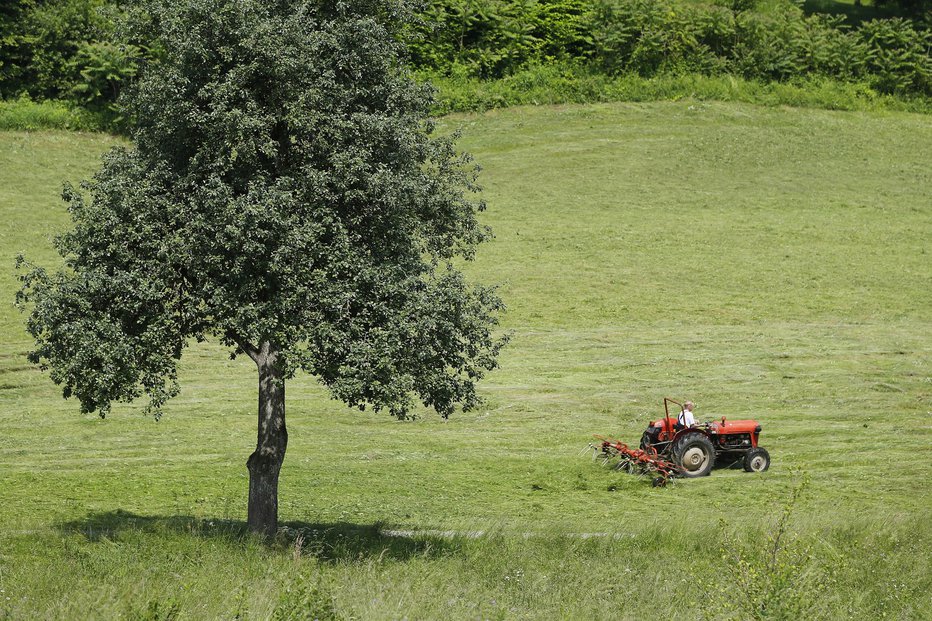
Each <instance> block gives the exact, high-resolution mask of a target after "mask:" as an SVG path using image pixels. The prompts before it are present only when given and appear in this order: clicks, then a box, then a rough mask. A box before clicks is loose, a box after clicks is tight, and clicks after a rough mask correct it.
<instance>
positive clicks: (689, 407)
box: [676, 401, 696, 427]
mask: <svg viewBox="0 0 932 621" xmlns="http://www.w3.org/2000/svg"><path fill="white" fill-rule="evenodd" d="M676 423H677V424H678V425H682V426H683V427H692V426H694V425H695V424H696V419H695V418H694V417H693V402H692V401H687V402H686V403H684V404H683V409H682V410H681V411H680V415H679V416H677V417H676Z"/></svg>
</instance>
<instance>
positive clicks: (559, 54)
mask: <svg viewBox="0 0 932 621" xmlns="http://www.w3.org/2000/svg"><path fill="white" fill-rule="evenodd" d="M134 4H135V3H133V2H128V1H126V0H123V1H121V0H5V2H3V3H2V5H0V98H2V99H12V98H16V97H23V96H28V97H30V98H32V99H39V100H41V99H65V100H69V101H73V102H76V103H79V104H80V105H82V106H85V107H87V108H89V109H92V110H97V111H103V112H108V111H109V112H110V113H111V114H112V115H114V116H115V115H116V107H115V106H114V102H115V101H116V98H117V96H118V95H119V92H120V89H121V88H122V87H123V86H124V85H125V84H126V83H127V82H128V81H130V80H132V78H133V77H134V76H135V74H136V72H137V71H138V67H139V66H140V64H141V63H142V62H144V61H146V60H147V59H150V58H151V56H152V53H151V50H149V49H148V47H147V45H146V43H147V42H146V41H143V40H133V38H132V37H131V36H129V35H127V34H126V33H127V32H130V31H132V29H127V28H122V27H120V24H121V23H125V22H126V16H127V11H128V10H129V8H128V7H131V6H133V5H134ZM425 4H426V6H425V9H424V10H423V12H422V13H421V15H422V17H423V19H422V21H421V22H420V23H419V24H418V25H416V26H415V27H413V28H411V29H410V30H409V31H408V32H407V34H406V36H407V37H408V47H409V49H410V53H411V60H412V62H413V64H414V65H415V66H416V67H417V68H419V69H420V70H422V71H424V72H427V73H430V74H434V75H439V76H447V77H450V76H453V77H461V78H478V79H497V78H503V77H507V76H511V75H514V74H516V73H518V72H520V71H525V70H527V69H528V68H529V67H540V66H549V65H555V64H556V65H561V66H573V67H580V68H585V70H586V71H587V72H597V73H599V74H602V75H607V76H619V75H629V74H630V75H638V76H644V77H650V76H656V75H669V74H673V75H687V74H698V75H705V76H720V75H734V76H739V77H742V78H745V79H752V80H761V81H780V82H785V81H793V80H797V79H810V78H813V77H826V78H831V79H835V80H841V81H844V82H856V83H860V84H865V85H867V86H868V87H869V88H871V89H875V90H876V91H878V92H880V93H891V94H897V95H925V96H928V95H932V56H930V51H932V31H930V28H929V24H930V21H929V18H928V9H929V4H930V2H929V0H902V1H901V4H902V6H903V7H904V8H905V10H907V11H911V12H912V13H911V14H912V15H914V16H915V17H916V19H905V18H899V17H898V18H892V19H874V20H871V21H868V22H865V23H863V24H860V25H858V26H856V27H851V26H849V25H847V24H845V23H844V18H842V17H833V16H827V15H807V14H806V13H805V12H804V11H803V10H802V9H801V8H800V3H799V2H796V1H793V0H766V1H765V2H762V3H760V2H759V0H705V1H701V0H509V1H506V0H429V1H428V2H426V3H425Z"/></svg>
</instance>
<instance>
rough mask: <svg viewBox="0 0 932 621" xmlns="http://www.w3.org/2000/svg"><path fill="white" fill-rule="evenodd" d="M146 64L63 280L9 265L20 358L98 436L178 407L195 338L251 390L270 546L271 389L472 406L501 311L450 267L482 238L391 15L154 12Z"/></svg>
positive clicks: (245, 1) (278, 450) (280, 452)
mask: <svg viewBox="0 0 932 621" xmlns="http://www.w3.org/2000/svg"><path fill="white" fill-rule="evenodd" d="M149 15H150V16H151V20H150V21H149V22H148V26H147V27H148V28H151V30H152V37H151V39H150V40H153V41H155V42H156V43H155V45H154V48H153V49H155V50H157V53H156V55H157V62H153V63H152V64H151V65H150V66H149V67H147V68H146V69H145V71H144V72H143V75H142V76H141V77H140V79H139V81H138V83H137V84H136V86H135V87H134V88H133V89H131V91H130V92H129V93H128V95H127V98H126V104H127V110H128V114H129V115H130V118H132V119H134V121H133V129H132V132H131V135H132V138H133V142H134V147H133V148H130V149H126V148H116V149H113V150H112V151H110V152H109V153H108V154H107V155H106V156H105V157H104V158H103V165H102V168H101V170H100V171H99V172H98V173H97V174H96V175H95V176H94V178H93V180H92V181H91V182H89V183H87V182H86V183H85V184H83V186H82V188H80V189H75V188H70V187H66V189H65V192H64V195H63V196H64V199H65V200H66V201H67V202H68V204H69V211H70V213H71V216H72V219H73V221H74V228H73V230H71V231H70V232H68V233H66V234H64V235H62V236H61V237H60V238H58V239H57V240H56V244H57V248H58V251H59V253H60V254H61V256H62V257H63V258H64V267H63V268H61V269H59V270H57V271H55V272H54V273H50V272H48V271H46V270H45V269H43V268H41V267H37V266H33V265H29V264H25V262H23V263H24V265H25V271H24V272H23V273H22V276H21V278H22V280H23V288H22V290H21V292H20V295H19V300H20V303H21V304H22V305H25V306H26V307H28V308H30V309H31V310H30V314H29V317H28V320H27V327H28V330H29V332H30V333H31V334H32V335H33V336H34V337H35V339H36V348H35V350H34V351H33V352H32V353H31V354H30V358H31V360H33V361H34V362H37V363H39V364H40V365H41V366H42V367H43V368H45V369H48V370H50V374H51V378H52V380H53V381H55V382H56V383H58V384H61V385H63V394H64V396H65V397H66V398H67V397H69V396H71V395H74V396H76V397H77V398H78V399H79V400H80V403H81V408H82V410H83V411H84V412H93V411H98V412H99V413H100V415H101V416H105V415H106V414H107V413H108V412H109V410H110V407H111V403H113V402H115V401H117V402H128V401H131V400H134V399H136V398H137V397H140V396H142V395H143V394H145V395H147V396H148V399H149V405H148V407H149V408H150V409H151V410H152V411H154V412H155V413H156V415H158V412H159V411H160V408H161V407H162V405H163V404H164V403H165V402H166V401H167V400H168V399H169V398H171V397H172V396H174V395H175V394H177V392H178V382H177V377H176V362H177V360H178V359H179V358H180V356H181V355H182V351H183V350H184V349H185V347H186V345H187V343H188V342H189V340H191V339H196V340H203V339H205V338H210V337H212V336H213V337H216V338H218V339H219V340H220V341H221V342H222V343H224V344H225V345H227V346H229V347H230V348H231V354H232V355H233V356H236V355H238V354H243V353H245V354H246V355H248V356H249V357H250V358H251V359H252V360H253V361H254V362H255V363H256V366H257V368H258V372H259V409H258V433H257V442H256V450H255V452H253V453H252V455H251V456H250V457H249V460H248V462H247V467H248V470H249V474H250V477H249V510H248V526H249V528H250V529H251V530H252V531H254V532H258V533H262V534H266V535H270V534H273V533H274V532H275V531H276V529H277V515H278V491H277V490H278V477H279V471H280V469H281V465H282V462H283V459H284V456H285V450H286V447H287V443H288V434H287V431H286V426H285V382H286V380H288V379H289V378H291V377H292V376H294V375H295V373H296V372H298V371H300V370H303V371H305V372H307V373H310V374H313V375H314V376H316V377H317V378H318V379H319V380H320V381H321V382H322V383H323V384H325V385H326V386H327V387H329V389H330V391H331V392H332V394H333V395H334V396H335V397H337V398H339V399H341V400H343V401H345V402H346V403H348V404H349V405H351V406H355V407H359V408H360V409H364V408H365V407H366V406H371V407H373V408H374V409H375V410H382V409H385V410H388V411H389V412H390V413H391V414H393V415H395V416H397V417H401V418H404V417H406V416H408V413H409V412H410V409H411V407H412V406H413V404H414V402H415V400H416V398H417V399H419V400H420V401H421V402H423V403H424V404H425V405H426V406H432V407H434V408H435V409H436V410H437V411H438V412H440V414H442V415H443V416H448V415H449V414H450V413H451V412H452V411H453V410H454V408H455V407H456V406H457V405H460V406H462V408H463V409H468V408H471V407H474V406H475V405H476V404H477V395H476V391H475V383H476V381H477V380H479V379H480V378H482V377H483V375H484V373H485V372H486V371H488V370H491V369H493V368H494V367H495V366H496V356H497V354H498V351H499V349H500V348H501V347H502V345H503V344H504V340H503V339H502V338H501V337H497V336H495V335H494V333H493V331H494V328H495V325H496V317H497V315H498V313H499V311H501V310H502V308H503V307H502V303H501V301H500V299H499V298H498V297H497V296H496V294H495V293H494V291H493V290H492V289H490V288H487V287H482V286H476V285H471V284H469V283H468V282H467V281H466V279H465V278H464V276H463V274H462V273H461V272H460V271H458V269H457V268H456V267H455V265H454V261H458V260H460V259H462V258H465V259H470V258H472V257H473V255H474V251H475V248H476V245H477V244H478V243H480V242H482V241H483V240H484V239H486V238H487V237H488V235H489V232H488V230H487V229H486V228H484V227H482V226H480V224H479V223H478V221H477V213H478V212H479V211H481V210H482V209H483V208H484V205H483V203H482V202H481V201H479V200H477V199H475V198H473V197H472V192H473V191H475V190H477V186H476V184H475V179H476V173H477V169H476V168H475V167H474V166H473V165H472V164H471V163H470V158H469V157H468V156H467V155H465V154H459V153H458V152H457V151H456V149H455V145H454V141H453V139H452V138H449V137H434V136H433V134H432V130H433V124H432V121H431V120H430V115H429V111H430V106H431V90H430V89H429V87H427V86H425V85H421V84H418V83H416V82H415V81H414V80H413V79H412V78H411V76H410V75H409V74H408V73H407V72H406V71H405V69H404V68H403V66H402V64H401V62H400V48H399V44H398V43H397V38H396V37H395V36H394V35H395V34H397V33H398V32H399V29H400V28H403V27H404V20H405V19H406V16H407V13H406V12H405V11H404V10H403V9H402V8H399V7H397V6H395V5H393V4H391V3H389V2H375V1H372V2H353V3H344V2H327V1H324V2H321V1H317V2H313V1H306V2H294V1H293V0H278V1H275V2H269V1H267V0H171V1H165V0H162V1H159V2H156V3H154V4H151V5H150V7H149Z"/></svg>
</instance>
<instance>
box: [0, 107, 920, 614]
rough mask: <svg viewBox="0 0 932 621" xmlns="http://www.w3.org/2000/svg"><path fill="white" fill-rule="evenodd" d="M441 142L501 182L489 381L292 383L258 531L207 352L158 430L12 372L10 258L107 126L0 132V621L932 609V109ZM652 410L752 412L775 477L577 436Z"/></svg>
mask: <svg viewBox="0 0 932 621" xmlns="http://www.w3.org/2000/svg"><path fill="white" fill-rule="evenodd" d="M445 126H446V129H452V128H454V127H460V128H462V129H463V131H464V137H463V140H462V141H461V142H462V145H463V146H464V147H465V148H467V149H469V150H471V151H472V152H474V153H475V155H476V156H477V159H478V161H479V162H480V163H482V164H483V166H484V168H485V171H484V174H483V182H484V185H485V187H486V192H485V197H486V199H487V200H488V202H489V205H490V208H489V211H488V212H487V216H486V222H488V223H489V224H491V225H492V226H493V227H494V230H495V232H496V235H497V237H496V239H495V241H493V242H491V243H490V244H488V245H487V246H486V247H484V248H483V249H481V251H480V256H479V258H478V260H477V261H476V262H475V263H474V264H471V265H470V266H469V267H468V269H469V270H470V271H471V272H472V273H473V274H474V275H475V277H477V278H479V279H481V280H484V281H486V282H498V283H501V284H502V295H503V297H504V298H505V299H506V301H507V302H508V304H509V306H510V310H509V313H508V314H507V316H506V317H505V322H504V323H505V328H506V329H508V330H511V331H512V332H513V335H514V336H513V341H512V344H511V345H510V347H509V348H508V350H507V351H506V352H505V353H504V354H503V358H502V369H501V370H500V371H498V372H496V373H494V374H493V375H492V376H491V377H490V378H489V381H488V382H486V383H485V387H484V390H483V394H484V396H485V397H486V399H487V403H486V407H484V408H483V409H481V410H479V411H477V412H472V413H469V414H457V415H455V416H454V417H453V418H452V419H451V420H449V421H447V422H444V421H442V420H440V419H439V417H437V416H436V415H433V414H431V413H429V412H424V413H423V416H422V417H421V418H420V419H418V420H416V421H413V422H404V423H402V422H397V421H394V420H392V419H390V418H388V417H387V416H379V415H372V414H369V413H360V412H356V411H350V410H347V409H346V408H345V407H343V406H342V405H341V404H339V403H336V402H334V401H331V400H329V399H328V397H327V395H326V393H325V392H324V391H323V390H322V389H320V388H319V387H318V386H316V385H315V383H314V382H313V380H312V379H310V378H301V379H299V380H297V381H294V382H292V383H291V384H290V385H289V388H288V390H289V395H288V408H289V409H288V424H289V427H290V445H289V452H288V456H287V458H286V461H285V467H284V470H283V473H282V483H281V518H282V519H283V520H284V521H285V522H286V523H288V525H289V527H290V530H289V531H288V532H287V533H284V534H283V536H282V537H281V541H280V542H279V543H278V544H276V545H275V546H272V547H265V546H262V545H260V544H258V543H256V542H254V541H251V540H249V539H248V538H244V537H243V536H242V535H241V528H242V520H243V518H244V514H245V506H246V491H247V490H246V470H245V459H246V457H247V456H248V454H249V453H250V451H251V450H252V448H253V446H254V442H255V440H254V434H255V429H254V427H255V420H254V417H255V413H254V410H255V400H256V388H255V382H256V377H255V370H254V368H253V367H252V365H251V363H248V362H247V361H242V360H237V361H235V362H233V361H230V360H229V359H228V357H227V356H226V355H225V353H224V351H223V350H222V349H221V348H219V347H218V346H217V345H216V344H211V343H207V344H204V345H199V346H194V347H191V348H190V349H189V350H188V351H187V352H186V356H185V358H184V360H183V369H182V384H183V392H182V395H181V396H180V397H179V398H178V399H176V400H175V401H173V402H172V403H170V404H169V407H168V409H167V411H166V415H165V417H164V418H163V419H162V420H161V421H160V422H158V423H156V422H154V421H152V420H151V419H148V418H145V417H143V416H142V415H141V408H140V407H136V406H122V407H117V408H115V410H114V413H113V415H112V416H111V417H110V418H108V419H107V420H105V421H101V420H99V419H97V418H96V417H94V416H82V415H79V414H78V413H77V405H76V403H74V402H65V401H62V400H61V398H60V395H59V392H58V390H57V389H56V387H54V386H53V385H52V384H51V383H50V382H49V381H48V378H47V376H45V375H43V374H42V373H40V372H38V371H36V370H34V369H32V368H30V367H29V366H28V364H27V363H26V361H25V359H24V352H25V351H26V350H27V349H28V347H29V342H28V339H27V337H26V335H25V332H24V331H23V329H22V327H21V323H22V317H21V316H20V315H19V314H18V312H16V311H15V309H13V308H12V303H11V301H12V297H13V294H14V292H15V290H16V281H15V275H14V273H13V272H12V264H13V257H14V256H15V254H16V253H17V252H20V251H25V252H26V253H27V255H28V257H29V258H30V259H33V260H35V261H37V262H41V263H46V264H49V263H51V262H52V261H53V256H54V254H53V252H52V250H51V245H50V241H49V239H50V236H51V235H52V234H54V232H55V231H60V230H62V229H63V228H64V227H65V226H66V225H67V220H68V218H67V214H66V213H65V211H64V205H63V204H62V203H61V202H60V201H57V200H56V195H57V193H58V191H59V188H60V183H61V181H62V180H65V179H70V180H77V179H79V178H81V177H82V176H85V175H87V174H88V173H89V172H90V171H91V170H93V168H94V167H95V165H96V158H97V156H98V154H99V153H100V152H101V151H102V150H104V149H105V148H107V146H108V144H110V143H111V142H112V140H111V139H108V138H106V137H101V136H97V135H79V134H65V133H3V134H0V213H2V216H3V217H2V218H0V241H2V243H0V266H5V267H3V268H2V269H0V300H6V302H3V303H2V304H0V330H2V334H3V336H4V338H3V342H2V343H0V430H2V435H0V438H2V439H0V619H3V618H7V617H8V618H13V619H20V618H37V617H38V618H62V619H70V618H86V617H89V618H101V619H111V618H116V617H123V618H147V619H168V618H185V619H200V618H227V619H232V618H250V619H264V618H270V617H273V616H274V615H278V617H277V618H293V617H296V616H298V613H297V611H305V612H306V611H308V610H310V611H314V612H316V613H317V614H318V615H320V616H321V618H327V615H331V618H346V619H349V618H358V619H373V618H390V619H399V618H403V617H407V618H410V619H434V618H441V617H445V618H457V619H458V618H483V619H485V618H503V619H511V618H528V619H544V618H567V619H571V618H572V619H579V618H625V619H629V618H645V616H649V615H653V614H656V611H658V609H659V610H662V611H663V612H662V615H663V616H665V617H668V618H674V619H695V618H703V617H709V618H736V619H748V618H754V617H758V618H779V619H784V618H785V619H790V618H794V619H795V618H843V617H853V618H873V617H880V616H884V615H885V616H887V617H890V618H904V619H905V618H909V619H922V618H932V617H930V612H929V611H930V610H932V599H930V593H932V573H930V571H929V569H928V564H927V563H926V562H924V560H923V559H924V558H926V557H927V556H928V551H929V550H930V549H932V548H930V547H932V518H930V517H929V508H930V507H929V503H930V501H929V498H930V492H932V484H930V476H932V466H930V457H932V450H930V446H932V443H930V440H932V418H930V416H932V374H930V370H929V369H930V364H932V261H930V255H932V242H930V240H929V232H930V231H932V193H930V188H932V170H930V168H929V166H928V161H927V160H928V152H929V148H930V145H932V120H930V117H928V116H918V115H907V114H883V115H880V114H862V113H833V112H825V111H808V110H807V111H801V110H798V109H775V108H771V109H761V108H756V107H751V106H744V105H738V104H704V103H697V102H679V103H665V104H637V105H635V104H632V105H604V106H585V107H563V108H534V109H521V108H517V109H509V110H503V111H499V112H494V113H489V114H486V115H483V116H459V117H451V118H448V119H447V120H446V121H445ZM664 396H674V397H683V398H691V399H692V400H693V401H695V402H696V404H697V408H696V410H697V414H698V417H699V418H700V419H708V418H717V417H720V416H727V417H729V418H757V419H759V420H760V421H761V422H762V424H763V427H764V430H763V434H762V444H763V445H764V446H766V447H767V448H768V449H769V450H770V453H771V455H772V457H773V464H772V466H771V469H770V470H769V471H768V472H767V473H764V474H762V475H750V474H746V473H744V472H742V471H739V470H716V471H714V472H713V474H712V476H710V477H708V478H705V479H702V480H693V481H681V482H677V483H676V484H675V485H672V486H670V487H668V488H665V489H653V488H651V487H650V485H649V483H648V482H647V481H646V480H644V479H639V478H636V477H633V476H630V475H624V474H620V473H616V472H613V471H610V470H606V469H602V468H600V467H599V466H598V465H596V464H594V463H593V462H592V461H590V459H589V457H588V456H587V455H585V454H581V453H580V451H581V449H583V448H584V447H585V446H586V445H587V443H588V442H589V441H590V440H591V436H592V434H594V433H599V434H611V435H614V436H616V437H618V438H620V439H622V440H625V441H628V442H632V443H634V442H636V441H637V439H638V438H639V437H640V433H641V431H642V430H643V428H644V426H645V425H646V423H647V422H648V421H649V420H650V419H651V418H652V417H656V416H657V415H658V414H659V411H660V403H661V400H662V398H663V397H664ZM797 492H798V499H797V500H795V501H794V494H795V493H797ZM786 515H788V518H787V519H786V520H784V521H782V522H781V516H786Z"/></svg>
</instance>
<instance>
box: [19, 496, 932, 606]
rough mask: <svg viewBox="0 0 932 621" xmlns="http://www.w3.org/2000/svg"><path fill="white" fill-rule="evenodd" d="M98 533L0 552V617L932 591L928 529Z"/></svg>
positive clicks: (125, 519)
mask: <svg viewBox="0 0 932 621" xmlns="http://www.w3.org/2000/svg"><path fill="white" fill-rule="evenodd" d="M786 502H787V503H788V505H791V504H792V503H793V502H794V501H793V499H792V498H788V499H786ZM104 519H106V520H108V521H109V522H110V523H109V526H108V527H107V528H106V529H105V530H97V529H98V528H101V527H102V525H101V524H97V525H94V526H92V525H90V524H86V523H85V524H66V525H61V526H59V527H58V529H57V530H52V531H49V532H43V533H40V534H35V535H30V536H16V537H9V536H3V537H0V543H2V544H3V546H4V554H5V555H7V556H15V557H16V558H17V560H18V562H17V564H16V565H15V566H8V567H7V568H6V569H5V572H4V585H5V586H4V587H3V588H4V589H5V593H0V599H2V600H3V601H2V602H0V618H4V619H21V618H22V619H25V618H36V617H35V613H37V612H39V611H41V612H42V614H41V616H42V617H43V618H55V619H74V618H82V619H115V618H130V619H180V618H185V619H242V620H246V619H256V620H258V619H312V618H319V619H402V618H411V619H441V618H445V619H476V618H478V619H583V618H585V619H602V618H606V619H607V618H614V619H619V618H620V619H634V618H643V616H644V611H645V610H656V609H657V608H658V607H659V608H663V610H664V611H665V612H664V615H665V618H670V619H729V620H731V619H733V620H736V621H744V620H748V619H786V620H787V621H790V620H795V619H802V618H805V619H837V618H882V617H884V616H894V617H895V618H902V619H923V618H928V608H927V607H926V606H925V605H926V603H927V602H928V592H929V591H928V589H929V588H930V587H932V584H930V581H929V576H928V573H927V571H926V570H925V568H924V566H923V563H921V562H916V560H917V559H920V558H922V557H923V556H924V552H925V546H924V543H923V542H927V541H929V536H930V535H932V533H930V532H929V525H928V523H927V522H925V523H919V524H909V523H906V522H903V521H900V520H891V521H888V522H886V523H878V522H875V521H863V520H859V519H857V517H856V516H851V520H850V523H849V524H848V525H847V526H846V527H844V528H820V527H818V526H816V525H814V524H812V523H810V522H808V521H806V520H805V519H804V517H802V516H799V515H798V514H794V515H792V516H790V517H788V518H787V519H776V520H774V521H773V522H771V523H770V524H769V525H768V526H765V527H764V528H763V529H759V528H756V527H748V526H743V525H740V524H732V525H728V526H727V527H725V528H724V529H723V528H718V527H716V526H715V525H705V524H698V523H695V522H689V521H687V520H683V519H682V517H681V516H674V515H671V516H670V519H669V520H668V521H666V522H664V523H659V524H644V523H629V524H626V525H625V528H624V530H623V531H620V532H614V533H611V532H610V533H599V534H594V535H592V536H589V537H582V536H580V535H579V534H578V533H565V534H561V533H559V532H554V533H551V534H547V535H540V536H528V537H515V536H513V535H510V534H507V533H495V532H492V533H489V534H486V535H483V536H481V537H477V538H473V537H462V536H452V537H435V536H430V535H417V534H415V535H413V536H410V537H393V536H387V535H384V534H382V533H381V532H380V530H379V528H378V526H372V527H370V528H359V527H352V526H349V525H347V526H339V525H333V526H330V527H326V528H318V527H314V526H312V525H301V524H294V525H292V526H291V527H290V528H289V529H287V530H286V531H284V532H283V534H282V535H281V536H280V537H279V539H278V540H277V541H276V542H275V544H274V545H272V546H266V545H263V544H260V543H259V542H257V541H256V540H255V539H253V538H251V537H249V536H248V535H246V534H244V533H243V531H242V525H241V524H237V525H229V524H216V523H210V522H205V521H200V520H178V519H175V518H165V519H158V520H153V519H151V518H137V517H134V516H132V515H130V514H123V515H120V516H116V515H111V516H106V517H105V518H104ZM852 542H857V544H856V545H851V543H852ZM877 550H885V551H887V552H886V554H885V555H883V556H878V554H877ZM205 568H211V570H210V571H205ZM878 584H884V585H888V586H887V588H883V589H878V588H876V587H875V585H878ZM51 594H54V596H51ZM10 595H12V597H11V598H10V599H5V597H9V596H10Z"/></svg>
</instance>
